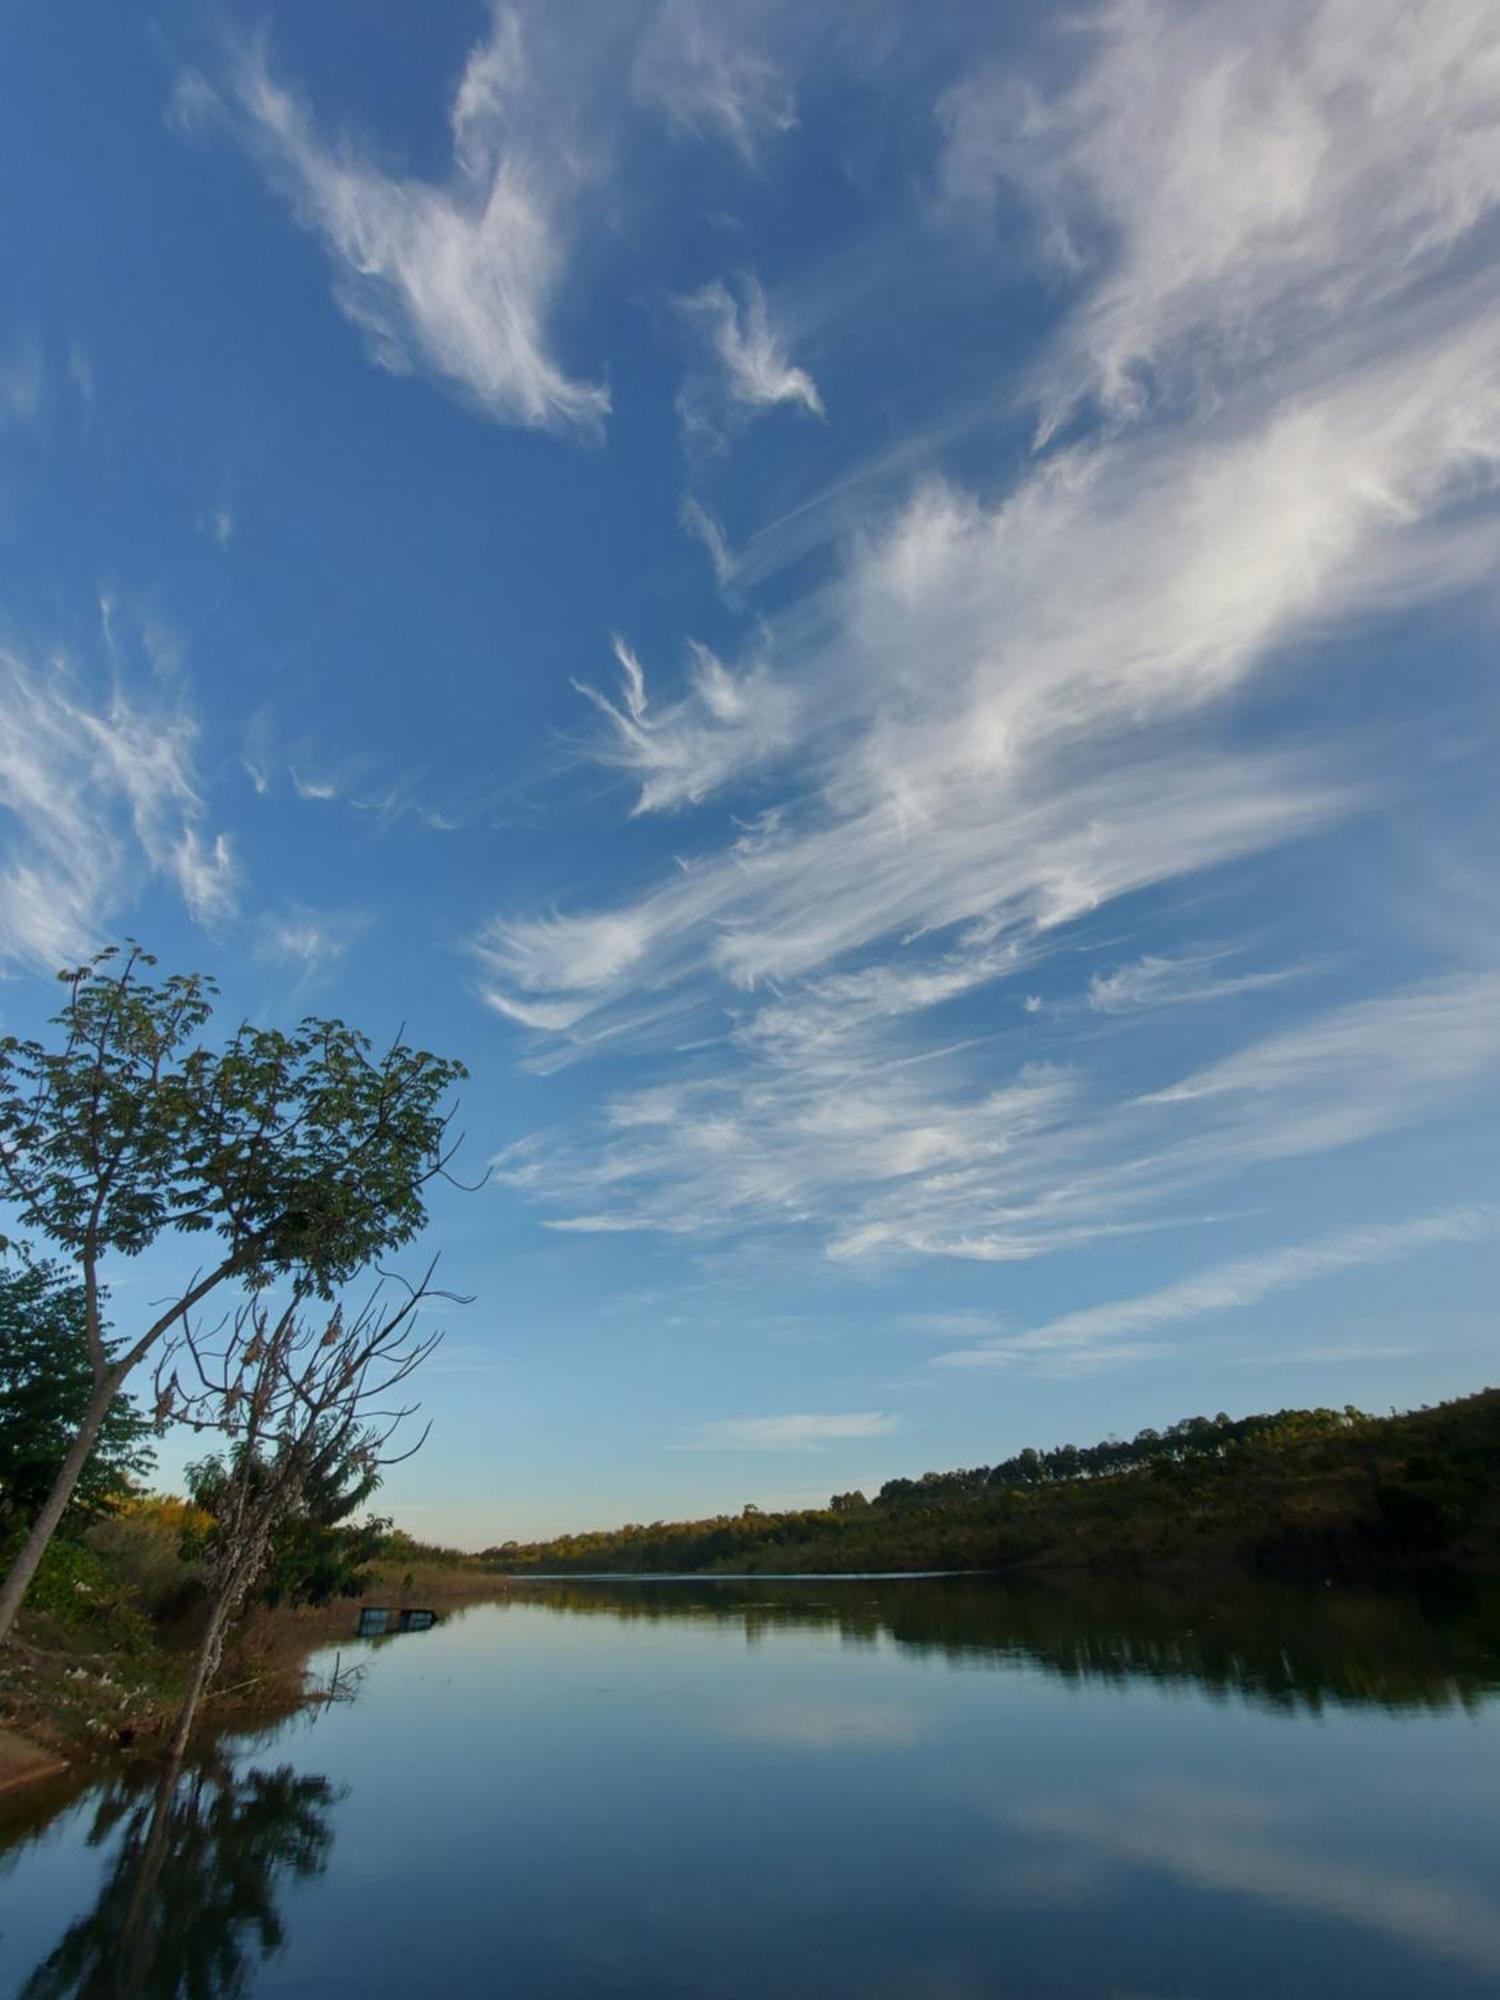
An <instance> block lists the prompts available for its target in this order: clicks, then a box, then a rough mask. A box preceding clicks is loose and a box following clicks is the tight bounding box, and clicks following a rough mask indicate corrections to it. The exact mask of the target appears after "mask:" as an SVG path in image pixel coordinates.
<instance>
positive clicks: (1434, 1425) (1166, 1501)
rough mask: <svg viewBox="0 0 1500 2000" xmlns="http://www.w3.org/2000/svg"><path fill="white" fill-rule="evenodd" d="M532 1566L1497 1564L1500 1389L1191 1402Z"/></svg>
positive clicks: (534, 1548) (520, 1549) (1305, 1571)
mask: <svg viewBox="0 0 1500 2000" xmlns="http://www.w3.org/2000/svg"><path fill="white" fill-rule="evenodd" d="M484 1560H485V1561H486V1562H488V1563H489V1564H491V1565H492V1566H493V1567H494V1568H495V1569H497V1570H503V1571H505V1572H507V1573H511V1574H514V1575H518V1576H524V1575H526V1574H527V1573H528V1572H552V1573H559V1572H560V1573H589V1572H593V1573H606V1574H608V1573H615V1574H624V1573H641V1572H655V1573H658V1574H673V1573H676V1574H682V1573H687V1572H708V1573H713V1572H721V1573H731V1572H756V1571H760V1572H773V1573H774V1572H778V1571H780V1572H792V1573H809V1572H819V1571H824V1572H829V1573H840V1572H844V1573H847V1572H850V1571H858V1570H898V1569H935V1570H965V1569H974V1570H1010V1569H1017V1570H1028V1569H1030V1570H1048V1569H1059V1568H1065V1567H1072V1568H1080V1567H1104V1566H1111V1567H1118V1568H1125V1569H1130V1570H1134V1571H1137V1572H1140V1573H1149V1574H1171V1573H1174V1572H1192V1571H1196V1570H1202V1569H1205V1568H1213V1567H1240V1568H1246V1569H1251V1570H1256V1571H1261V1572H1266V1573H1274V1574H1286V1575H1318V1576H1324V1575H1327V1576H1341V1577H1358V1576H1364V1575H1372V1574H1376V1573H1379V1572H1381V1571H1384V1570H1397V1569H1411V1568H1422V1567H1432V1566H1443V1565H1449V1566H1455V1567H1466V1568H1473V1569H1483V1568H1494V1567H1496V1566H1500V1390H1494V1389H1490V1390H1485V1391H1483V1392H1482V1393H1481V1394H1479V1395H1477V1396H1470V1397H1467V1398H1465V1399H1464V1400H1462V1401H1459V1402H1454V1403H1446V1404H1442V1405H1440V1406H1439V1407H1437V1408H1436V1409H1428V1410H1417V1411H1413V1412H1411V1413H1409V1414H1407V1415H1405V1416H1391V1417H1369V1416H1364V1415H1362V1414H1361V1413H1360V1412H1359V1411H1357V1410H1353V1409H1345V1410H1283V1411H1281V1412H1279V1413H1278V1414H1276V1415H1267V1416H1251V1417H1239V1418H1231V1417H1228V1416H1218V1417H1213V1418H1208V1417H1189V1418H1186V1419H1184V1421H1183V1422H1181V1423H1177V1424H1173V1425H1172V1426H1171V1427H1170V1428H1169V1429H1167V1430H1165V1431H1155V1430H1144V1431H1142V1432H1140V1434H1139V1435H1138V1436H1136V1437H1134V1438H1131V1439H1129V1440H1126V1441H1120V1440H1113V1439H1112V1440H1109V1441H1107V1442H1106V1443H1103V1444H1098V1445H1092V1446H1089V1447H1086V1448H1079V1447H1077V1446H1074V1445H1063V1446H1061V1447H1059V1448H1058V1449H1057V1450H1055V1451H1045V1452H1038V1451H1023V1452H1020V1453H1018V1454H1017V1455H1016V1456H1015V1457H1014V1458H1010V1459H1006V1460H1005V1461H1003V1462H1002V1463H1001V1464H999V1465H992V1466H975V1467H972V1468H969V1469H967V1470H964V1471H954V1472H929V1473H925V1474H923V1475H922V1477H921V1478H919V1479H893V1480H890V1481H888V1482H887V1484H886V1485H884V1486H883V1487H881V1489H880V1491H879V1492H878V1493H877V1494H876V1495H875V1497H874V1498H873V1499H866V1497H865V1496H864V1495H863V1494H862V1493H839V1494H835V1495H834V1496H833V1498H832V1499H831V1500H830V1501H829V1504H828V1506H827V1507H826V1508H814V1509H809V1510H805V1511H801V1512H797V1513H786V1514H776V1513H762V1512H759V1511H757V1510H756V1509H754V1508H747V1509H746V1510H745V1511H744V1512H743V1513H740V1514H735V1515H729V1514H722V1515H718V1516H716V1517H715V1518H713V1519H712V1520H706V1521H682V1522H665V1521H654V1522H652V1523H651V1524H650V1526H648V1527H641V1526H639V1525H631V1526H627V1527H624V1528H618V1529H614V1530H609V1531H599V1532H591V1533H585V1534H578V1535H564V1536H560V1537H558V1538H557V1539H556V1540H555V1541H550V1542H537V1543H527V1544H518V1543H506V1544H505V1545H504V1546H503V1547H500V1548H495V1549H487V1550H486V1551H485V1556H484Z"/></svg>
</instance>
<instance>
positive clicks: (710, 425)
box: [678, 274, 824, 433]
mask: <svg viewBox="0 0 1500 2000" xmlns="http://www.w3.org/2000/svg"><path fill="white" fill-rule="evenodd" d="M682 309H683V311H684V312H685V313H687V314H688V316H689V317H690V318H691V319H693V320H695V321H696V322H697V323H698V325H699V326H701V327H702V329H703V333H704V336H705V338H706V339H707V341H708V344H709V347H710V348H711V349H712V351H713V354H714V357H715V359H716V360H717V361H718V364H719V375H718V378H717V380H716V381H712V382H710V381H706V380H704V379H702V378H699V377H696V376H695V377H691V378H689V380H688V382H687V383H686V384H685V385H684V387H683V391H682V394H681V396H680V397H679V399H678V409H679V410H680V411H681V413H682V418H683V422H684V423H685V424H686V426H687V427H688V429H689V431H694V430H703V431H707V432H709V433H712V432H713V431H714V429H715V422H714V415H713V409H714V404H715V403H716V401H717V400H718V399H719V398H720V397H722V398H723V399H725V400H726V401H727V403H728V405H729V408H730V409H731V411H734V410H737V409H738V410H747V411H751V412H753V411H755V410H762V409H771V408H773V407H774V406H775V405H776V404H777V403H791V404H793V405H795V406H797V407H798V408H800V409H804V410H806V411H807V412H808V413H809V415H811V416H815V417H821V416H822V415H823V414H824V410H823V399H822V397H821V396H820V395H819V394H818V385H817V383H816V382H814V380H813V378H812V377H811V375H809V374H808V372H807V370H806V369H805V368H798V367H795V366H794V365H793V363H792V362H791V361H790V360H789V359H788V357H787V353H786V349H785V348H784V346H783V345H782V342H781V340H780V339H779V337H778V336H777V334H776V333H775V331H774V330H773V328H772V326H771V319H770V313H769V311H768V309H767V306H766V296H765V293H764V292H763V291H762V290H761V288H760V284H759V281H758V280H757V279H756V278H755V277H753V276H751V275H748V274H747V275H746V276H745V277H744V278H743V279H742V280H741V284H740V297H739V298H738V299H736V298H735V296H734V294H733V293H732V292H731V291H730V290H729V288H728V286H727V285H725V284H724V283H722V281H720V280H719V279H715V280H714V282H713V283H712V284H710V285H705V286H704V287H703V289H702V290H701V291H698V292H694V293H693V294H692V295H691V297H689V298H685V299H684V300H683V301H682Z"/></svg>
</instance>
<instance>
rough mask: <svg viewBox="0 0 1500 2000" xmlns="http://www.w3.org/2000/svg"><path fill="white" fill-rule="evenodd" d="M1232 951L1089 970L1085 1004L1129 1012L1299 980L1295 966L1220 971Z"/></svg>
mask: <svg viewBox="0 0 1500 2000" xmlns="http://www.w3.org/2000/svg"><path fill="white" fill-rule="evenodd" d="M1234 956H1235V952H1234V950H1232V949H1228V948H1225V949H1220V950H1217V951H1206V952H1182V953H1178V954H1176V955H1174V956H1171V957H1165V956H1157V955H1156V954H1154V953H1148V954H1147V955H1146V956H1145V957H1143V958H1139V959H1136V960H1134V961H1133V962H1132V963H1130V964H1128V965H1117V966H1114V967H1112V968H1111V969H1110V970H1109V971H1108V972H1102V971H1101V972H1095V973H1094V974H1092V975H1091V977H1090V979H1089V1005H1090V1007H1092V1008H1093V1010H1094V1011H1095V1013H1097V1014H1134V1013H1137V1012H1139V1011H1141V1010H1142V1009H1144V1008H1150V1007H1177V1006H1184V1005H1190V1004H1192V1003H1195V1002H1202V1001H1206V1000H1229V999H1234V998H1236V997H1238V996H1239V995H1240V994H1243V993H1263V992H1265V991H1266V990H1267V989H1268V988H1270V987H1273V986H1284V985H1285V984H1286V983H1287V981H1288V980H1290V979H1296V978H1297V977H1298V976H1299V971H1300V968H1298V967H1296V966H1291V967H1284V968H1282V969H1280V970H1277V971H1274V972H1226V971H1223V970H1221V969H1220V968H1221V967H1223V965H1224V964H1225V961H1226V960H1231V959H1233V958H1234Z"/></svg>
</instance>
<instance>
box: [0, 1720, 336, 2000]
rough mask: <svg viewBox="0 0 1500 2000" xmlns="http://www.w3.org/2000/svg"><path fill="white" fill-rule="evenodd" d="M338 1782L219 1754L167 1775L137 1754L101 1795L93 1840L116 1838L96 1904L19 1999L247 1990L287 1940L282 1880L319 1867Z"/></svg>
mask: <svg viewBox="0 0 1500 2000" xmlns="http://www.w3.org/2000/svg"><path fill="white" fill-rule="evenodd" d="M336 1802H337V1795H336V1794H335V1792H334V1791H333V1788H332V1787H331V1786H330V1785H329V1783H328V1781H327V1780H326V1779H325V1778H321V1777H316V1776H309V1775H308V1774H306V1773H299V1772H297V1771H295V1770H293V1769H292V1767H291V1766H290V1765H284V1766H282V1767H281V1768H280V1769H278V1770H273V1771H257V1770H249V1771H237V1770H235V1769H234V1768H233V1766H232V1765H230V1764H228V1763H227V1762H224V1761H222V1760H220V1759H219V1758H218V1757H217V1756H216V1755H214V1754H213V1753H210V1755H209V1757H208V1760H207V1761H203V1762H194V1763H192V1764H190V1765H188V1766H187V1767H186V1768H183V1767H181V1766H178V1767H175V1768H173V1767H169V1768H168V1769H167V1770H166V1771H165V1772H164V1773H162V1775H161V1776H160V1777H159V1778H158V1777H156V1776H155V1774H154V1773H152V1772H151V1771H150V1770H149V1769H143V1768H141V1767H135V1768H131V1769H127V1770H123V1771H121V1772H119V1773H117V1774H116V1775H115V1776H114V1777H113V1778H111V1779H110V1780H109V1781H108V1782H107V1783H106V1784H105V1785H104V1786H103V1787H102V1789H101V1790H100V1791H99V1792H98V1793H96V1794H95V1797H94V1803H93V1817H92V1821H91V1824H90V1828H89V1833H88V1845H89V1846H90V1847H95V1848H112V1853H111V1855H110V1858H109V1861H108V1864H107V1867H106V1872H105V1876H104V1881H103V1884H102V1886H101V1888H100V1891H99V1896H98V1899H97V1901H96V1902H95V1904H94V1907H93V1909H92V1910H91V1911H89V1913H88V1914H87V1915H86V1916H83V1917H81V1918H79V1919H78V1920H77V1922H75V1923H74V1924H72V1925H71V1926H70V1927H69V1928H68V1930H67V1931H66V1933H65V1934H64V1936H63V1937H62V1939H61V1941H60V1942H59V1943H58V1945H57V1946H56V1948H55V1949H54V1950H53V1951H51V1952H50V1953H49V1954H48V1956H47V1957H46V1958H45V1959H44V1960H43V1962H42V1963H41V1964H40V1965H39V1966H37V1968H36V1970H35V1971H34V1972H33V1973H32V1974H31V1976H30V1978H29V1979H28V1980H27V1981H26V1983H25V1985H24V1986H23V1987H22V1988H21V1989H20V1991H21V1996H22V2000H61V1997H62V1996H63V1995H76V1996H79V2000H126V1996H139V1995H175V1994H184V1995H187V1994H191V1995H193V1996H194V2000H231V1996H234V1995H238V1994H243V1993H247V1992H249V1991H250V1988H251V1985H252V1983H253V1977H254V1972H255V1968H256V1964H257V1962H258V1961H264V1960H265V1959H267V1958H269V1957H270V1956H271V1955H272V1954H273V1953H274V1952H276V1951H278V1950H279V1949H280V1947H281V1946H282V1944H283V1942H284V1934H283V1929H282V1922H281V1918H280V1915H279V1913H278V1910H277V1892H278V1890H279V1888H280V1887H281V1885H282V1883H283V1882H284V1881H286V1880H289V1879H294V1878H297V1877H307V1876H313V1875H318V1874H320V1873H321V1872H322V1870H323V1869H324V1868H325V1867H326V1865H327V1861H328V1852H329V1849H330V1847H331V1846H332V1843H333V1829H332V1825H331V1813H332V1809H333V1807H334V1805H335V1804H336Z"/></svg>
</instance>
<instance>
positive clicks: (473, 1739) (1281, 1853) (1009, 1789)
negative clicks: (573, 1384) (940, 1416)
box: [0, 1577, 1500, 2000]
mask: <svg viewBox="0 0 1500 2000" xmlns="http://www.w3.org/2000/svg"><path fill="white" fill-rule="evenodd" d="M354 1618H355V1614H354V1612H353V1610H352V1609H351V1612H350V1629H351V1631H352V1630H353V1626H354ZM343 1659H344V1663H345V1664H346V1665H347V1664H348V1662H349V1661H350V1660H351V1659H358V1660H359V1661H360V1662H361V1663H362V1665H363V1668H364V1672H363V1676H362V1680H361V1683H360V1686H359V1688H358V1691H357V1695H356V1698H355V1699H353V1700H352V1701H349V1702H346V1703H340V1704H338V1705H335V1706H326V1707H323V1708H320V1709H319V1710H317V1711H315V1712H314V1713H312V1714H311V1715H303V1716H299V1717H297V1718H294V1719H293V1720H292V1721H290V1722H286V1723H283V1724H282V1725H280V1726H279V1727H277V1728H275V1729H270V1730H267V1731H265V1732H263V1733H261V1734H259V1735H256V1736H240V1737H235V1738H228V1739H224V1740H222V1741H220V1742H219V1743H217V1744H214V1745H213V1746H212V1747H211V1748H210V1749H209V1750H207V1751H206V1752H204V1753H203V1756H202V1760H201V1761H200V1762H199V1763H198V1764H197V1765H196V1766H195V1767H194V1768H193V1769H191V1770H190V1771H189V1772H187V1773H185V1774H184V1775H183V1777H182V1778H181V1780H180V1781H179V1784H178V1787H177V1790H176V1793H175V1794H174V1797H173V1801H172V1806H171V1812H170V1814H169V1815H168V1816H167V1818H166V1819H165V1820H164V1821H163V1822H162V1825H161V1826H160V1828H159V1829H158V1836H157V1841H156V1845H155V1847H154V1849H152V1850H151V1851H150V1852H149V1853H147V1852H146V1851H145V1850H146V1848H147V1846H148V1840H147V1824H148V1822H149V1819H150V1812H151V1785H152V1777H151V1773H150V1771H149V1769H147V1768H146V1767H142V1766H138V1767H135V1768H125V1769H122V1770H121V1771H118V1772H115V1773H113V1774H111V1775H109V1776H106V1777H104V1778H103V1779H101V1780H100V1781H99V1782H97V1783H96V1784H95V1785H94V1786H93V1788H92V1789H89V1790H87V1791H83V1792H81V1793H80V1792H79V1791H77V1790H76V1788H75V1789H74V1790H73V1791H72V1792H71V1793H67V1792H66V1791H64V1792H60V1793H55V1794H53V1795H51V1796H43V1795H34V1796H24V1797H23V1798H22V1799H12V1800H11V1801H10V1802H9V1803H8V1806H7V1813H8V1817H7V1818H5V1819H0V1844H4V1851H3V1853H0V1992H3V1993H4V1994H6V1995H11V1994H26V1995H28V1996H32V2000H36V1996H42V1995H49V1996H50V1995H63V1994H73V1993H78V1994H88V1995H100V1996H102V1995H106V1994H113V1993H117V1992H129V1993H144V1994H156V1993H161V1994H177V1993H181V1994H184V1995H185V1994H189V1993H191V1994H193V1995H218V1994H224V1995H228V1994H239V1993H246V1994H255V1995H271V1994H277V1995H280V1994H287V1995H290V1994H297V1995H303V1994H305V1995H314V1994H317V1995H326V1994H330V1993H332V1994H344V1993H349V1994H355V1993H358V1994H364V1995H371V1996H377V2000H383V1996H385V1995H395V1994H403V1995H405V1994H411V1993H414V1992H420V1993H431V1994H434V1995H447V1994H470V1993H472V1994H481V1995H486V1996H488V1995H500V1994H504V1995H518V1996H528V1995H534V1994H535V1995H563V1996H567V1995H580V1996H582V1995H608V1996H627V1995H628V1996H640V2000H648V1996H649V2000H671V1996H678V1995H682V1996H687V1995H716V1996H717V1995H723V1996H751V1995H754V1996H766V1995H778V1996H780V1995H796V1996H804V1995H805V1996H809V2000H810V1997H811V1996H829V1995H840V1994H858V1995H872V1996H887V1995H889V1996H901V2000H917V1997H918V1996H921V2000H964V1996H968V1995H1016V1996H1032V1995H1036V1996H1088V2000H1101V1996H1109V2000H1166V1996H1174V2000H1176V1996H1183V1997H1184V2000H1185V1997H1186V1996H1196V1995H1205V1996H1207V1995H1214V1996H1218V1995H1244V1996H1252V1995H1253V1996H1256V2000H1264V1996H1268V1995H1274V1996H1296V1995H1304V1994H1305V1995H1309V1996H1312V1995H1317V1996H1319V2000H1328V1996H1334V1995H1350V1996H1356V1995H1357V1996H1360V2000H1369V1996H1372V1995H1380V1996H1386V2000H1396V1996H1403V1995H1411V1996H1413V2000H1416V1996H1421V2000H1442V1996H1447V1995H1454V1996H1457V1995H1473V1994H1491V1995H1493V1994H1500V1703H1497V1696H1500V1602H1497V1600H1496V1598H1495V1597H1494V1596H1493V1595H1492V1594H1485V1593H1482V1592H1479V1591H1470V1590H1468V1589H1467V1588H1464V1587H1460V1586H1456V1585H1454V1586H1449V1587H1448V1588H1446V1589H1445V1590H1443V1591H1431V1592H1428V1593H1427V1594H1426V1595H1425V1596H1421V1597H1419V1596H1414V1595H1410V1594H1379V1593H1356V1592H1351V1591H1346V1590H1342V1589H1330V1588H1319V1589H1306V1590H1292V1589H1279V1588H1272V1587H1269V1586H1267V1587H1263V1588H1262V1587H1255V1588H1252V1587H1249V1586H1236V1587H1232V1588H1231V1587H1227V1586H1226V1587H1224V1588H1222V1589H1207V1590H1201V1591H1195V1592H1192V1593H1190V1594H1175V1595H1174V1594H1172V1593H1166V1592H1160V1591H1150V1590H1146V1589H1142V1588H1125V1587H1120V1588H1114V1589H1111V1588H1108V1587H1103V1586H1100V1585H1098V1584H1091V1585H1088V1586H1084V1585H1081V1584H1080V1585H1078V1586H1075V1587H1069V1588H1068V1589H1066V1590H1058V1589H1041V1588H1025V1589H1020V1588H1017V1587H1015V1586H1013V1585H1010V1584H1007V1583H1001V1582H998V1581H995V1580H993V1579H989V1578H979V1577H945V1578H902V1579H860V1578H843V1579H838V1580H834V1581H826V1582H825V1581H820V1580H814V1579H807V1578H800V1579H795V1580H791V1581H787V1582H781V1581H777V1580H774V1579H769V1578H757V1579H755V1580H753V1581H749V1580H742V1579H729V1578H726V1579H723V1580H719V1581H707V1580H704V1579H692V1580H685V1581H681V1582H675V1581H659V1580H652V1581H640V1582H630V1581H622V1580H611V1581H601V1582H586V1581H582V1580H574V1579H570V1580H567V1581H562V1582H556V1583H550V1584H549V1583H527V1584H525V1585H521V1586H517V1587H516V1588H515V1589H514V1590H513V1591H512V1592H511V1593H510V1594H509V1595H508V1597H507V1598H506V1599H505V1601H503V1602H501V1603H496V1604H486V1605H481V1606H476V1607H474V1608H472V1609H469V1610H467V1611H464V1612H462V1613H459V1614H455V1615H453V1616H451V1617H449V1618H447V1619H445V1620H444V1622H443V1623H442V1624H441V1625H440V1626H439V1627H438V1628H437V1629H436V1630H434V1631H431V1632H426V1633H421V1634H413V1635H409V1636H404V1637H399V1638H391V1639H388V1640H384V1641H379V1642H374V1643H354V1642H351V1643H350V1644H349V1645H348V1646H346V1647H345V1648H344V1649H343ZM330 1663H331V1662H330V1661H324V1662H323V1663H322V1664H323V1665H324V1668H325V1671H326V1668H327V1665H328V1664H330ZM143 1868H145V1869H146V1871H147V1872H146V1873H145V1874H144V1875H143V1872H142V1871H143Z"/></svg>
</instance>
